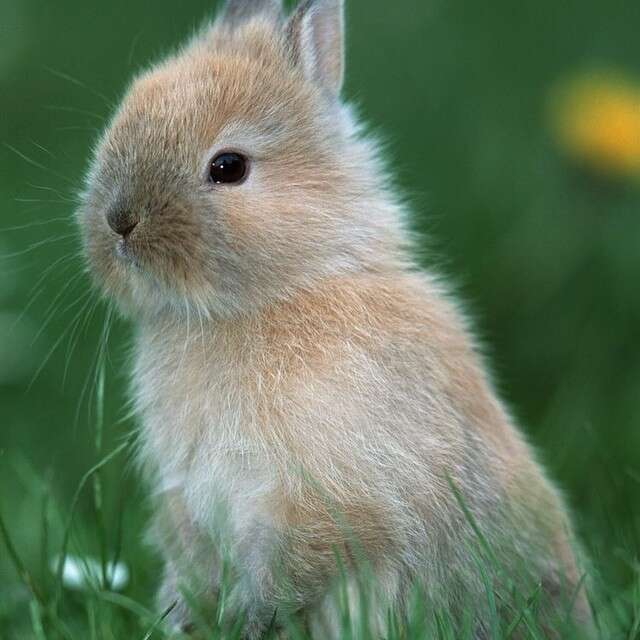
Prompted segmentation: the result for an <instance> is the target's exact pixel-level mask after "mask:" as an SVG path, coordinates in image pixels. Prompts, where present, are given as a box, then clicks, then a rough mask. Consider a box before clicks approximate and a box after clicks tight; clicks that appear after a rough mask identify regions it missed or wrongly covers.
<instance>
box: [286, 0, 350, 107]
mask: <svg viewBox="0 0 640 640" xmlns="http://www.w3.org/2000/svg"><path fill="white" fill-rule="evenodd" d="M286 30H287V39H288V41H289V46H290V48H291V50H292V52H293V55H294V58H295V60H296V62H297V63H298V64H299V65H301V66H302V68H303V70H304V72H305V74H306V75H307V77H308V78H309V79H310V80H312V81H313V82H316V83H317V84H318V85H320V86H321V87H323V88H324V89H325V90H327V91H328V92H329V94H330V95H332V96H333V97H337V96H338V95H339V93H340V90H341V88H342V81H343V78H344V1H343V0H306V1H304V2H303V3H302V4H301V5H300V6H299V7H298V8H297V9H296V10H295V11H294V13H293V15H292V16H291V17H290V18H289V21H288V23H287V26H286Z"/></svg>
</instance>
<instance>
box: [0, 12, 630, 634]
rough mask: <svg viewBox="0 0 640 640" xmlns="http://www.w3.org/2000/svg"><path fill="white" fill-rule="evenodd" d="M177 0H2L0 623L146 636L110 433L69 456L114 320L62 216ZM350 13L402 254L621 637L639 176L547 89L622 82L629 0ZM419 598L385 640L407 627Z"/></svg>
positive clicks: (115, 347) (135, 527)
mask: <svg viewBox="0 0 640 640" xmlns="http://www.w3.org/2000/svg"><path fill="white" fill-rule="evenodd" d="M179 4H180V8H179V10H177V5H176V3H175V2H171V0H156V1H155V2H154V3H153V10H150V5H149V3H145V2H131V1H130V0H112V1H111V2H109V3H87V2H83V1H82V0H58V1H56V2H46V1H45V0H20V1H19V2H0V37H1V38H2V47H0V85H1V86H2V91H1V92H0V96H1V97H0V100H1V101H2V102H1V105H2V114H3V117H2V118H0V514H1V515H2V527H1V531H0V533H1V535H2V538H3V542H2V543H0V638H1V639H2V640H5V639H7V638H8V639H14V638H16V639H18V640H23V639H24V638H36V639H38V640H40V639H41V638H47V639H49V638H58V637H62V638H67V639H68V638H73V639H74V640H75V639H78V640H80V639H81V640H86V638H98V639H100V640H102V639H109V638H118V639H120V638H140V639H142V638H144V637H145V636H146V635H147V634H149V633H151V635H150V636H149V637H151V638H159V637H162V635H163V632H162V631H161V629H160V628H154V625H155V623H156V622H157V621H158V615H159V613H158V612H156V611H154V610H153V607H152V598H153V592H154V591H155V588H156V585H157V582H158V579H159V575H160V570H161V567H160V564H159V559H158V558H157V557H155V556H154V555H153V554H152V553H151V552H150V551H149V550H148V549H147V548H146V547H145V546H144V544H143V539H142V538H143V531H144V528H145V525H146V521H147V518H148V515H149V514H148V505H147V502H146V495H145V491H144V488H143V487H141V486H140V481H139V479H138V477H137V475H136V474H135V473H134V472H133V471H132V470H131V463H130V458H129V455H128V454H127V449H126V448H125V449H124V450H122V451H120V452H119V453H118V454H117V455H116V456H115V457H113V458H110V459H109V460H108V461H107V462H106V463H105V464H103V465H102V466H99V468H98V469H97V470H95V471H94V473H92V474H89V475H86V474H87V471H88V470H90V469H92V468H94V469H95V466H96V465H100V463H101V461H104V459H105V458H106V457H107V456H108V455H109V454H110V453H112V452H114V451H116V450H118V447H120V446H121V445H122V444H123V443H124V442H125V441H126V438H127V437H128V433H129V432H130V431H131V429H132V427H133V421H132V420H131V419H130V418H128V417H127V408H126V400H125V398H126V392H125V387H126V371H127V357H126V348H127V343H128V331H129V330H128V327H126V326H124V325H123V324H122V323H120V322H117V321H116V320H115V319H114V318H111V317H109V313H108V310H107V309H105V308H104V306H102V305H100V304H99V303H98V301H97V299H96V297H95V296H94V295H93V294H92V293H91V292H90V288H89V283H88V281H87V278H86V276H85V275H84V273H83V265H82V260H81V258H80V257H79V256H78V255H77V251H78V243H77V236H76V231H75V228H74V223H73V219H72V210H73V208H74V202H75V193H76V192H77V189H78V188H79V186H80V182H81V176H82V173H83V171H84V168H85V166H86V159H87V157H88V154H89V152H90V148H91V145H92V142H93V141H94V140H95V137H96V135H97V132H98V131H99V129H100V128H101V127H102V126H103V123H104V122H105V121H106V119H108V117H109V115H110V113H111V110H112V105H113V104H114V103H117V102H118V100H119V96H120V95H121V93H122V91H123V90H124V87H125V86H126V83H127V81H128V79H129V77H130V75H131V74H132V73H133V72H135V71H136V70H137V69H139V68H140V67H144V66H145V65H146V64H148V63H149V61H151V60H152V59H154V58H156V57H157V56H158V54H160V53H162V52H165V51H166V50H167V49H168V48H170V47H172V46H174V45H177V43H178V42H180V41H181V40H182V39H183V38H184V36H185V34H188V33H190V31H191V29H192V28H193V27H194V26H195V25H196V24H198V23H199V21H200V20H201V19H202V17H204V16H205V15H207V14H208V13H209V12H210V11H211V8H212V0H183V2H181V3H179ZM348 13H349V69H348V74H347V81H348V82H347V94H348V96H349V97H351V98H353V99H355V100H356V101H357V102H358V103H360V104H361V105H362V110H363V112H364V114H365V116H366V117H367V119H368V120H370V121H371V122H373V123H374V124H375V125H376V126H377V127H380V128H381V129H382V132H383V134H384V136H385V138H387V139H388V140H389V141H390V142H389V144H388V149H389V151H388V154H389V158H390V159H392V167H393V169H394V171H395V172H396V173H398V174H399V176H400V181H401V184H402V185H403V186H404V187H405V188H406V190H407V192H408V193H409V194H410V196H411V201H412V208H413V211H414V222H415V226H416V227H417V229H418V230H419V231H421V232H424V233H428V234H429V236H430V237H431V240H430V242H429V244H428V246H427V243H426V242H425V254H426V255H425V258H424V260H425V263H427V264H429V265H431V264H437V266H438V268H439V269H440V270H441V271H444V272H445V273H448V274H450V275H453V276H454V279H455V283H456V285H457V286H458V289H459V290H460V292H461V294H462V297H463V298H464V300H466V301H467V304H468V308H469V310H470V312H471V315H473V316H474V317H475V318H476V327H477V330H478V333H479V334H480V335H481V336H482V337H483V338H484V341H485V343H486V344H487V350H488V351H489V352H490V355H491V358H490V359H491V361H492V363H493V365H494V367H495V372H496V379H497V380H498V383H499V386H500V388H501V394H502V396H503V397H504V398H505V400H506V401H507V403H508V404H509V405H510V406H511V407H512V408H513V410H514V413H515V415H516V416H517V418H518V422H519V423H520V424H521V425H523V429H524V430H525V431H526V433H527V435H528V436H529V438H530V439H531V441H532V442H533V443H534V444H535V445H536V447H537V448H538V450H539V451H540V457H541V459H542V460H543V461H544V463H545V464H546V466H547V467H548V468H549V470H550V473H551V475H552V477H554V478H555V479H557V481H558V483H559V484H560V486H562V487H563V488H564V489H565V492H566V494H567V499H568V502H569V504H571V506H572V508H573V511H574V515H575V518H574V519H575V522H576V524H577V528H578V532H579V534H580V538H581V540H582V541H583V542H584V545H585V547H586V548H587V551H588V553H589V556H590V558H591V559H592V561H593V565H594V574H595V575H594V576H593V582H594V583H595V585H596V591H597V604H596V607H595V608H596V613H597V615H598V620H599V621H600V628H601V632H600V637H602V638H603V639H607V640H609V639H613V640H634V639H635V638H638V637H640V633H639V632H640V579H639V576H640V509H639V508H638V505H639V503H640V500H639V497H640V456H638V451H640V429H639V428H638V426H639V424H638V420H639V416H640V394H639V393H638V390H639V389H640V358H638V350H637V346H636V345H637V344H638V318H640V296H638V284H637V283H638V281H640V260H639V258H638V242H639V238H640V215H638V211H640V188H639V187H638V184H637V182H636V183H634V182H633V181H632V180H629V179H627V178H624V179H623V178H619V179H611V177H607V176H602V175H599V174H597V173H596V174H594V173H590V172H585V171H584V170H583V168H582V167H580V166H579V164H577V163H574V162H572V161H570V160H569V159H568V158H567V157H565V155H564V154H563V152H562V150H561V149H559V148H558V146H557V144H556V142H557V141H556V140H555V138H554V135H553V132H552V130H551V127H550V125H549V122H548V112H547V108H548V103H549V99H550V96H552V95H554V94H555V91H556V90H557V88H558V87H560V88H562V87H563V86H568V85H570V84H571V82H572V79H573V78H576V77H583V74H584V72H591V71H594V70H595V71H597V72H598V73H600V72H601V71H602V70H604V71H605V72H607V70H611V72H612V73H613V74H614V76H616V75H617V74H618V73H622V74H623V75H624V76H625V77H629V78H631V81H632V83H635V85H638V84H639V83H640V62H639V61H640V39H638V37H637V25H638V6H637V3H633V2H630V1H629V0H611V1H610V2H608V3H603V2H602V1H601V0H566V1H563V2H560V3H559V2H556V1H554V0H537V1H536V2H532V1H528V0H526V1H523V2H516V3H514V2H513V1H512V0H494V1H492V2H491V3H470V2H468V0H446V1H441V0H433V2H431V1H429V2H417V1H415V0H397V2H395V3H393V8H391V9H390V5H389V3H388V2H384V1H383V0H348ZM427 248H428V251H427V250H426V249H427ZM443 256H445V257H446V261H445V258H443ZM107 334H108V337H109V339H108V341H107V339H106V338H107ZM106 345H108V348H107V346H106ZM65 541H66V542H65ZM7 542H10V545H9V547H8V546H7V544H6V543H7ZM63 547H66V548H68V549H69V551H70V552H71V553H72V554H74V555H77V556H79V557H93V558H98V559H99V563H100V564H101V565H102V566H103V567H104V566H105V565H106V563H107V562H108V560H112V559H114V558H121V559H122V560H123V561H124V562H126V564H127V565H128V567H129V568H130V570H131V580H130V582H129V585H128V587H127V589H126V590H125V591H124V592H122V593H113V592H110V591H109V590H106V589H99V588H90V589H87V590H85V591H77V592H74V591H70V590H68V589H65V588H61V587H60V581H59V579H58V576H57V575H56V574H57V572H56V570H55V569H54V570H53V571H52V568H51V563H52V561H53V560H55V558H56V557H57V556H58V555H59V554H60V553H61V551H62V549H63ZM9 548H10V549H11V551H9V550H8V549H9ZM530 598H533V600H535V594H534V593H533V594H532V593H530V592H527V593H523V594H521V600H522V602H527V601H528V599H530ZM532 604H535V603H534V602H533V603H532ZM418 609H419V608H418ZM418 613H419V611H418ZM418 613H416V616H415V619H414V620H413V621H412V624H413V627H412V631H410V632H408V633H407V637H409V638H413V637H424V635H425V633H424V632H423V631H421V629H420V624H419V620H420V615H418ZM512 613H513V614H514V615H513V616H512V617H510V618H509V621H517V620H518V619H519V617H520V614H522V616H521V618H522V620H523V621H524V620H526V619H527V614H526V607H521V609H520V611H513V612H512ZM432 622H433V624H434V625H435V630H434V631H433V633H432V634H431V635H432V636H433V637H442V638H448V637H453V636H452V629H451V625H449V624H448V622H447V620H446V617H445V618H442V619H440V620H436V621H433V620H432ZM500 624H501V623H500V622H499V621H498V620H494V625H495V626H496V628H497V629H498V630H497V631H496V633H498V634H502V635H508V632H509V629H508V625H509V622H507V623H506V627H504V626H503V627H502V628H500V627H499V625H500ZM523 624H524V622H520V623H519V625H518V631H521V630H522V629H523V628H524V627H523V626H522V625H523ZM531 633H533V632H531ZM531 633H530V635H531ZM455 637H456V638H457V637H460V636H455ZM533 637H535V635H533Z"/></svg>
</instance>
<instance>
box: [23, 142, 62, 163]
mask: <svg viewBox="0 0 640 640" xmlns="http://www.w3.org/2000/svg"><path fill="white" fill-rule="evenodd" d="M29 142H31V144H32V145H33V146H34V147H36V149H39V150H40V151H42V152H43V153H46V154H47V155H48V156H49V157H50V158H51V159H52V160H57V158H56V157H55V155H54V154H53V153H52V152H51V151H49V149H47V148H46V147H43V146H42V145H41V144H39V143H37V142H36V141H35V140H30V141H29Z"/></svg>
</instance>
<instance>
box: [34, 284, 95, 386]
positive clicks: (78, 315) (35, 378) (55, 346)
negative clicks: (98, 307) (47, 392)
mask: <svg viewBox="0 0 640 640" xmlns="http://www.w3.org/2000/svg"><path fill="white" fill-rule="evenodd" d="M90 294H91V292H88V293H86V294H85V295H84V296H80V297H79V298H78V299H77V300H76V301H75V302H74V304H76V303H78V302H79V301H81V300H84V298H85V297H86V296H88V295H90ZM83 309H84V307H83V308H81V309H80V311H79V312H78V313H77V314H76V316H75V317H74V319H73V320H72V323H73V322H75V321H76V320H77V318H78V317H80V314H81V313H82V311H83ZM69 328H70V327H67V328H66V329H64V330H63V332H62V334H61V335H60V337H59V338H58V339H57V340H56V341H55V342H54V343H53V346H52V347H51V349H49V351H48V352H47V354H46V356H45V358H44V360H43V361H42V363H41V364H40V366H39V367H38V369H37V371H36V372H35V373H34V375H33V378H32V379H31V382H30V383H29V386H28V387H27V390H26V393H29V392H30V391H31V388H32V387H33V385H34V383H35V382H36V380H37V379H38V377H39V376H40V374H41V373H42V371H43V370H44V368H45V367H46V365H47V363H48V362H49V360H50V359H51V356H52V355H53V354H54V352H55V350H56V349H57V348H58V346H59V345H60V343H61V342H62V341H63V340H64V338H65V336H66V334H67V332H68V331H69Z"/></svg>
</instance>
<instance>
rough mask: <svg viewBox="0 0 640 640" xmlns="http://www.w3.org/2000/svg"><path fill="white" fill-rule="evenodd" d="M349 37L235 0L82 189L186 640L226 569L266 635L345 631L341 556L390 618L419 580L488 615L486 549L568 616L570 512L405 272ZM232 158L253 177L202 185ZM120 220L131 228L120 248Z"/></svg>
mask: <svg viewBox="0 0 640 640" xmlns="http://www.w3.org/2000/svg"><path fill="white" fill-rule="evenodd" d="M342 28H343V27H342V6H341V3H340V2H338V1H337V0H313V1H310V2H305V3H304V4H303V5H302V6H301V7H300V8H299V9H298V10H297V11H295V12H294V14H293V15H292V17H290V18H289V19H288V20H287V21H286V22H285V18H284V16H283V15H282V13H281V11H280V10H279V8H278V7H277V4H276V3H275V2H269V1H262V2H256V3H254V4H252V3H251V2H250V0H236V2H230V3H229V6H228V7H227V8H226V11H225V12H223V14H222V15H221V16H220V17H219V19H218V20H217V21H216V22H215V23H213V24H212V25H211V26H209V27H207V28H206V29H205V30H204V31H203V32H202V33H201V34H199V35H198V36H197V37H196V38H195V39H194V40H193V41H191V42H190V43H188V45H187V46H185V47H184V48H183V49H182V50H181V51H179V52H178V53H177V54H176V55H174V56H171V57H169V58H167V59H166V60H164V61H162V62H161V63H159V64H158V65H156V66H154V67H153V68H152V69H150V70H148V71H147V72H145V73H143V74H142V75H141V76H140V77H139V78H137V79H136V80H135V82H134V83H133V85H132V86H131V88H130V90H129V91H128V93H127V96H126V97H125V99H124V101H123V103H122V106H121V107H120V109H119V110H118V112H117V113H116V115H115V117H114V119H113V122H112V123H111V125H110V126H109V128H108V130H107V131H106V133H105V134H104V137H103V139H102V140H101V142H100V144H99V146H98V148H97V150H96V154H95V159H94V161H93V164H92V167H91V170H90V173H89V176H88V180H87V189H86V192H85V194H84V198H83V206H82V207H81V209H80V211H79V216H78V217H79V221H80V224H81V227H82V230H83V236H84V243H85V250H86V254H87V257H88V261H89V264H90V266H91V270H92V273H93V274H94V275H95V277H96V280H97V282H98V283H99V285H100V286H101V287H102V288H103V289H104V290H105V291H106V293H107V294H108V295H109V296H111V297H112V298H114V299H115V300H116V301H117V302H118V304H119V305H120V307H121V309H122V311H123V313H125V314H126V315H127V316H129V317H131V318H132V319H133V320H134V321H135V323H136V350H135V366H134V369H133V375H132V386H133V397H134V400H135V405H136V409H137V413H138V415H139V416H140V419H141V427H140V430H141V433H140V443H141V447H140V457H141V460H142V463H143V468H144V473H145V476H146V477H147V479H148V481H149V482H150V484H151V487H152V490H153V494H154V496H155V500H156V502H157V517H156V520H155V524H154V527H153V539H154V541H155V543H156V544H157V546H158V548H159V550H160V552H161V553H162V554H163V556H164V558H165V561H166V576H165V582H164V584H163V585H162V588H161V589H160V596H159V599H160V606H163V607H164V606H167V605H169V604H171V603H172V602H174V601H178V603H179V604H178V606H177V607H176V608H175V609H174V610H173V612H172V621H173V623H174V624H175V625H176V626H178V627H183V628H186V627H187V626H188V624H189V623H190V621H191V619H190V615H189V608H188V607H187V606H186V603H185V602H184V600H183V598H182V596H181V588H188V589H189V590H190V591H192V592H193V593H196V594H197V595H198V597H200V598H201V600H202V602H204V603H206V604H207V605H208V606H210V607H211V608H212V609H213V608H214V606H215V602H216V598H217V597H218V594H217V590H218V585H219V584H220V580H221V576H222V574H223V570H224V566H226V564H227V563H228V564H229V565H230V570H231V572H232V574H233V576H234V579H235V585H236V586H235V587H234V590H233V592H232V593H231V594H230V595H229V599H228V605H227V607H226V611H227V612H228V615H229V616H230V617H233V616H237V615H244V617H245V620H246V627H245V636H246V637H248V638H258V637H260V636H261V634H262V633H264V631H265V629H266V628H267V627H268V626H269V624H270V622H271V621H272V619H273V618H274V615H276V618H278V619H280V618H281V617H283V616H285V615H289V614H301V615H303V616H305V617H306V618H307V619H308V622H309V626H310V628H311V629H312V630H313V633H315V635H316V636H317V637H329V636H331V635H332V634H333V635H335V634H336V633H337V631H336V625H337V623H336V617H335V610H334V606H333V602H332V599H331V597H330V590H331V585H332V584H333V581H334V579H335V578H336V577H337V575H338V569H337V564H338V563H337V561H336V554H337V555H338V556H339V557H340V558H342V561H343V562H344V563H345V564H346V566H347V571H348V575H349V576H350V577H349V580H350V581H351V582H350V584H351V585H352V586H353V585H355V584H356V583H357V569H356V567H357V565H358V558H360V559H361V560H363V559H364V560H365V561H366V562H365V563H366V565H367V567H368V568H369V570H370V571H371V572H372V573H373V583H375V584H376V585H377V586H376V589H377V593H376V602H377V603H378V604H377V607H376V608H377V610H378V611H381V612H384V608H385V607H391V608H393V609H395V610H396V612H398V613H400V614H401V613H402V612H403V611H405V610H406V608H407V607H408V600H409V598H410V595H411V593H412V587H413V586H414V585H416V584H418V585H420V588H421V589H422V590H423V592H424V595H425V597H426V598H428V599H429V602H430V603H431V604H432V605H433V606H434V607H436V606H437V607H440V606H442V607H445V608H446V609H448V610H450V611H453V612H455V611H460V610H461V609H462V608H463V607H464V606H465V603H466V602H473V601H475V602H479V601H481V600H482V599H483V597H484V596H483V594H484V592H485V589H486V585H485V584H484V583H483V581H482V579H481V576H480V575H479V573H478V571H476V570H475V569H474V566H475V565H474V562H473V558H472V555H473V548H474V547H477V546H478V545H477V542H478V538H480V539H486V540H487V541H489V543H490V547H491V549H492V553H493V554H495V556H497V559H498V562H499V565H500V566H504V567H507V568H508V567H516V566H519V565H521V564H522V563H523V562H526V563H527V566H528V568H529V569H530V571H531V574H532V575H534V576H535V579H536V580H540V581H541V584H542V585H543V590H544V591H545V593H546V595H547V596H548V598H549V600H550V601H553V600H558V599H559V598H560V597H561V595H562V594H564V595H565V596H569V597H570V594H571V593H572V591H573V590H575V589H576V588H577V585H578V582H579V572H578V569H577V567H576V562H575V557H574V553H573V551H572V534H571V529H570V524H569V521H568V517H567V512H566V509H565V507H564V506H563V503H562V500H561V498H560V496H559V494H558V492H557V491H556V489H555V488H554V486H553V485H552V484H551V483H550V482H549V480H548V479H547V478H546V477H545V474H544V472H543V470H542V469H541V467H540V465H539V464H537V463H536V461H535V459H534V456H533V454H532V451H531V449H530V447H529V446H528V445H527V444H526V442H525V441H524V439H523V438H522V436H521V435H520V434H519V432H518V431H517V429H516V428H515V427H514V426H513V424H512V421H511V419H510V417H509V416H508V415H507V413H506V411H505V410H504V408H503V406H502V405H501V403H500V401H499V400H498V399H497V397H496V394H495V392H494V391H493V389H492V388H491V385H490V383H489V381H488V378H487V374H486V372H485V367H484V365H483V363H482V361H481V359H480V357H479V355H478V353H477V349H476V348H475V346H474V344H473V340H472V339H471V337H470V333H469V331H468V329H467V328H466V326H465V322H464V319H463V317H462V314H461V313H460V312H459V311H458V309H457V307H456V305H455V304H454V303H453V302H452V300H451V298H450V296H449V295H447V293H446V290H445V289H444V288H443V286H442V285H441V284H440V283H439V281H438V279H437V278H436V277H434V276H433V275H430V274H425V273H421V272H419V271H418V270H417V269H416V268H415V265H414V264H413V263H412V261H411V258H410V251H409V249H408V248H409V247H410V238H409V235H408V233H407V232H406V230H405V225H404V224H403V219H404V217H405V210H404V207H403V206H402V205H401V203H400V200H399V199H398V197H397V196H396V194H395V192H394V191H393V189H392V188H390V186H389V179H388V171H387V169H386V167H385V166H384V163H383V162H382V161H381V159H380V154H379V153H378V150H377V146H376V144H375V142H374V141H372V140H371V139H370V138H369V137H367V136H364V135H362V132H361V130H360V127H359V125H358V123H357V121H356V118H355V117H354V115H353V113H352V112H351V110H350V108H349V107H348V106H347V105H345V104H344V103H343V102H342V101H341V100H340V98H339V91H340V85H341V82H342V75H343V71H342V66H343V62H342V60H343V52H342V48H343V44H342V39H343V36H342ZM229 149H231V150H236V151H240V152H242V153H243V154H244V155H246V156H247V157H248V158H249V160H250V172H249V175H248V178H247V180H246V181H245V182H244V183H243V184H241V185H237V186H231V185H212V184H210V183H208V182H207V167H208V163H209V162H210V160H211V158H213V157H214V156H215V155H216V153H218V152H220V151H221V150H229ZM113 207H121V208H124V209H126V211H127V212H128V214H129V215H131V216H132V218H134V219H135V221H136V222H137V226H136V228H135V229H134V231H133V232H132V233H131V235H130V236H129V237H128V238H127V239H126V240H123V239H122V238H118V237H117V235H116V234H115V233H114V232H113V231H112V230H111V229H110V227H109V226H108V224H107V222H106V218H107V215H108V212H109V211H110V210H111V209H112V208H113ZM492 580H494V581H495V585H496V587H495V588H496V590H498V589H499V586H498V585H499V583H500V581H501V578H500V575H499V572H498V573H496V575H495V576H493V578H492ZM575 611H576V617H577V619H581V620H586V619H587V618H588V608H587V605H586V600H585V597H584V593H583V592H582V591H580V593H579V594H578V596H577V601H576V606H575ZM373 618H376V616H375V615H374V616H373ZM373 622H374V624H375V623H376V620H373ZM476 625H477V628H478V633H479V634H481V633H482V628H483V616H482V612H479V613H478V614H477V620H476Z"/></svg>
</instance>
